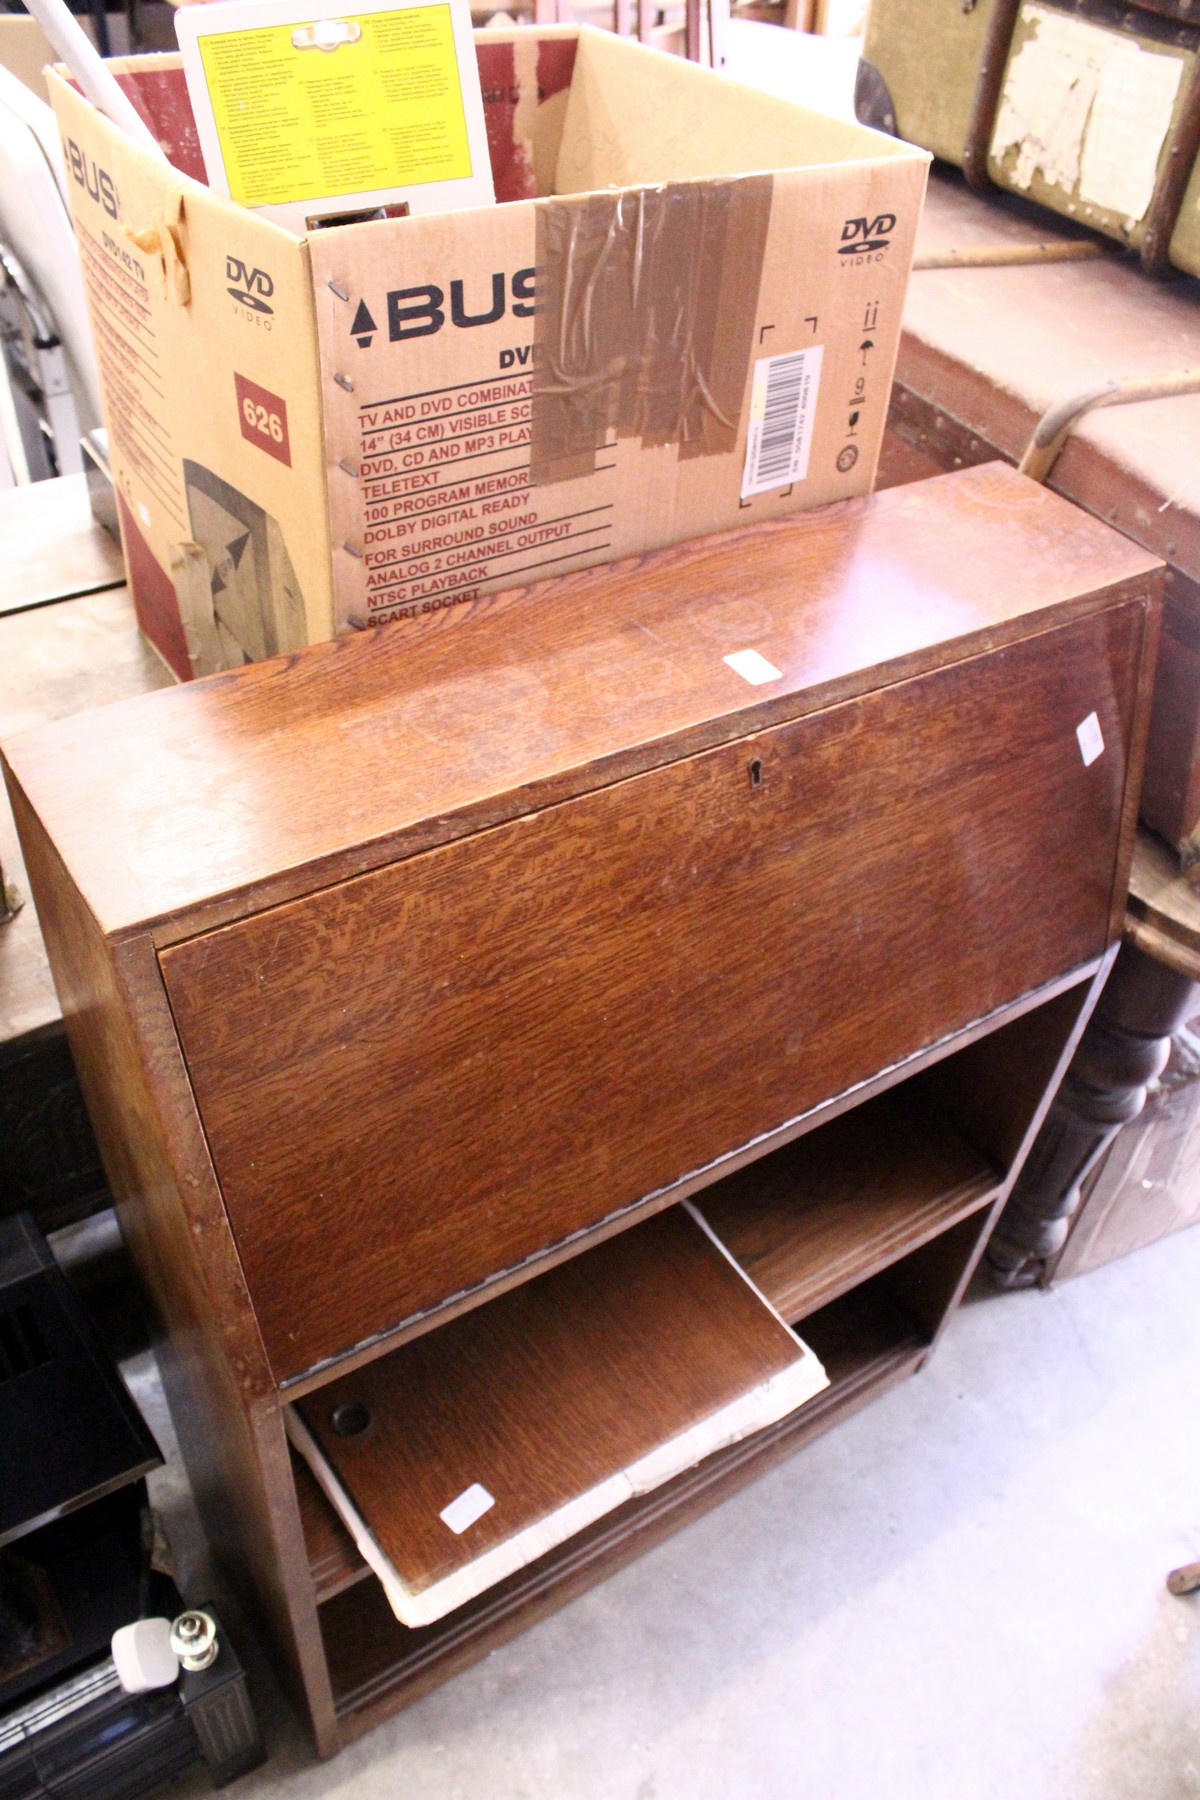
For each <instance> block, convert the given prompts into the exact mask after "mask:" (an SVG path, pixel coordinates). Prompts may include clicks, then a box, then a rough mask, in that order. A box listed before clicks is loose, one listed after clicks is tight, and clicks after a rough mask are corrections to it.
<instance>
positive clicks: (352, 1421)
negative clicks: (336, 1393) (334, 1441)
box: [329, 1400, 371, 1438]
mask: <svg viewBox="0 0 1200 1800" xmlns="http://www.w3.org/2000/svg"><path fill="white" fill-rule="evenodd" d="M329 1423H330V1424H331V1425H332V1426H333V1429H334V1430H335V1431H336V1433H337V1435H338V1436H339V1437H344V1438H353V1437H361V1436H362V1434H363V1432H364V1431H365V1430H366V1429H367V1426H368V1425H369V1424H370V1423H371V1409H370V1407H368V1406H364V1405H363V1403H362V1401H361V1400H346V1401H343V1403H342V1404H341V1406H335V1407H334V1409H333V1411H332V1413H331V1414H330V1416H329Z"/></svg>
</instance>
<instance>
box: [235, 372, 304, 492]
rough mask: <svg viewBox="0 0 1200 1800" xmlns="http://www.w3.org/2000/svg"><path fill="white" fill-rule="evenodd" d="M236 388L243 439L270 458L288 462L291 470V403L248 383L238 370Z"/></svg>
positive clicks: (256, 384)
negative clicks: (289, 417)
mask: <svg viewBox="0 0 1200 1800" xmlns="http://www.w3.org/2000/svg"><path fill="white" fill-rule="evenodd" d="M233 385H234V387H235V389H236V390H237V403H238V424H239V425H240V426H241V428H242V436H243V437H244V438H246V439H248V441H249V442H250V443H252V444H257V445H258V447H259V449H260V450H265V451H266V453H267V455H268V456H273V457H275V458H276V460H277V461H278V462H281V463H286V464H287V466H288V468H289V469H290V468H291V466H292V451H291V446H290V444H289V443H288V422H287V402H286V401H284V400H281V399H280V397H279V395H278V394H272V393H271V392H270V390H269V389H268V388H264V387H259V385H258V383H257V381H247V380H246V377H245V376H244V375H239V374H237V373H236V371H235V373H234V377H233Z"/></svg>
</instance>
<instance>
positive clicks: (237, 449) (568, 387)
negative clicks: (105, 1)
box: [52, 27, 928, 676]
mask: <svg viewBox="0 0 1200 1800" xmlns="http://www.w3.org/2000/svg"><path fill="white" fill-rule="evenodd" d="M477 53H478V56H479V63H480V71H481V75H482V78H483V90H484V97H485V105H486V109H487V115H488V138H489V150H490V153H491V159H492V166H493V173H494V176H495V180H496V189H497V195H498V197H499V199H500V202H501V203H500V204H499V205H497V206H496V207H494V208H489V209H487V210H484V211H478V212H476V211H471V212H457V213H447V214H437V215H432V216H426V217H421V218H408V219H390V220H378V221H372V222H370V223H365V224H359V225H353V226H346V227H341V228H337V229H330V230H325V231H321V232H318V233H315V234H313V235H312V236H310V237H309V238H308V239H305V240H301V239H297V238H295V237H292V236H290V235H288V234H287V233H285V232H283V231H281V230H280V229H278V228H277V227H276V226H274V225H271V224H269V223H268V222H267V221H266V220H264V219H262V218H260V217H257V216H256V215H254V214H252V213H249V212H247V211H245V210H243V209H242V208H240V207H238V206H236V205H234V204H233V203H231V202H230V201H228V200H226V199H223V198H220V197H218V196H217V195H215V194H212V193H210V192H209V190H208V189H207V187H205V186H204V185H203V181H202V176H203V169H202V167H201V164H200V161H199V154H198V147H197V144H196V139H195V131H194V126H193V123H192V120H191V115H190V110H189V108H188V103H187V94H186V89H185V87H184V84H183V77H182V73H181V71H180V68H179V60H178V58H177V57H141V58H130V59H126V60H124V61H121V62H117V63H115V64H114V65H113V66H114V68H115V69H116V71H117V73H118V75H119V77H120V79H121V80H122V82H123V85H125V87H126V89H127V91H129V92H130V94H131V96H132V97H133V98H134V100H135V102H136V103H137V104H138V105H140V106H141V107H142V109H143V110H144V112H145V113H146V114H147V116H148V117H149V118H150V119H151V121H152V123H153V126H154V129H155V131H156V132H157V134H158V136H159V138H160V140H161V141H162V142H163V143H164V145H165V147H166V148H167V150H168V153H169V155H170V157H171V160H172V163H173V164H174V165H175V167H174V168H167V167H164V166H162V165H160V164H158V163H157V162H156V161H155V159H154V158H153V157H151V156H149V155H147V154H145V153H144V152H142V151H140V150H139V149H138V148H137V147H136V146H135V145H134V144H133V143H131V142H130V140H129V139H128V138H126V137H125V136H124V135H123V134H122V133H121V132H120V131H118V130H117V129H116V128H115V127H113V126H112V125H110V124H109V123H108V122H107V120H105V119H104V118H102V117H101V116H100V115H99V114H97V113H96V112H95V111H94V109H93V108H92V107H91V106H90V105H89V104H88V103H87V102H86V101H85V100H84V99H83V98H82V97H81V96H80V95H79V94H78V93H77V92H76V91H75V90H74V89H73V88H72V87H71V86H69V85H68V84H67V82H66V81H64V80H62V79H59V78H58V77H52V86H53V92H54V104H55V108H56V110H57V113H58V118H59V123H60V127H61V130H62V134H63V139H64V144H65V148H66V155H67V165H68V169H69V171H70V174H71V177H72V180H71V184H70V185H71V191H72V198H73V204H74V207H75V219H76V226H77V230H78V233H79V238H80V249H81V255H82V259H83V266H84V271H85V276H86V279H87V285H88V292H89V299H90V305H91V310H92V320H93V328H94V331H95V335H96V341H97V348H98V352H99V359H100V366H101V376H102V381H103V386H104V397H105V406H106V414H107V424H108V428H109V441H110V448H111V453H112V462H113V471H114V476H115V479H116V485H117V490H118V495H119V501H120V511H121V520H122V530H123V534H124V542H125V550H126V558H127V562H128V566H129V575H130V582H131V585H132V587H133V591H134V597H135V601H136V603H137V607H138V616H139V618H140V619H141V621H142V624H143V627H144V629H145V630H146V632H147V634H148V636H149V637H150V638H151V639H152V641H153V642H154V643H155V644H156V645H157V646H158V648H159V650H160V651H161V652H162V654H163V655H164V656H165V658H166V660H167V661H168V662H169V663H170V665H171V667H172V668H173V669H174V670H175V671H176V673H177V674H179V675H181V676H186V675H187V674H189V673H201V672H207V671H210V670H214V669H218V668H223V667H228V666H231V665H233V664H236V663H238V662H241V661H244V660H253V659H255V658H258V657H262V656H268V655H271V654H273V653H274V652H277V651H283V650H289V649H293V648H295V647H298V646H299V645H301V644H304V643H306V642H315V641H318V640H321V639H325V638H328V637H330V636H331V635H333V634H334V633H336V632H338V631H340V630H343V629H345V628H346V627H347V626H348V625H350V626H358V625H365V624H367V623H369V622H374V621H376V620H385V619H397V618H411V619H422V618H428V617H429V616H430V615H431V614H432V615H437V616H439V617H442V616H444V617H463V616H470V615H471V613H472V612H473V611H474V609H475V607H474V603H476V602H478V601H479V600H480V598H481V597H482V596H484V595H486V594H488V593H491V592H495V591H497V590H500V589H504V588H511V587H514V586H518V585H520V584H522V583H525V582H528V581H533V580H537V579H539V578H540V577H541V576H543V575H549V574H556V573H562V572H564V571H567V570H570V569H572V568H582V567H585V566H588V565H590V564H592V563H596V562H603V561H608V560H611V559H614V558H617V557H621V556H625V555H629V554H631V553H634V552H638V551H642V550H647V549H651V548H654V547H656V546H659V545H662V544H667V543H670V542H673V541H675V540H677V539H680V538H686V537H692V536H696V535H698V534H700V533H703V532H707V531H712V530H715V529H719V528H721V527H724V526H732V525H738V524H744V523H750V522H755V521H758V520H761V519H769V518H774V517H777V516H778V515H779V514H781V513H784V512H787V511H791V510H795V509H797V508H802V507H812V506H818V505H821V504H824V503H825V502H828V501H833V500H841V499H846V498H849V497H851V496H853V495H857V494H862V493H864V492H866V491H868V490H869V489H870V487H871V484H872V482H873V479H874V474H875V467H876V462H877V459H878V455H879V447H880V441H881V437H882V432H883V424H884V417H885V414H886V411H887V403H888V392H889V389H890V386H891V379H892V369H893V364H894V361H895V356H896V350H897V345H898V341H899V334H900V317H901V309H902V306H903V301H904V292H905V285H906V281H907V276H908V269H909V263H910V260H911V255H912V244H913V237H914V233H915V229H916V224H917V218H918V214H919V211H920V206H921V200H922V195H923V191H924V184H925V174H926V165H927V162H928V157H927V156H926V154H925V153H924V152H922V151H920V150H915V149H913V148H912V147H911V146H909V145H906V144H902V143H899V142H898V141H896V140H893V139H890V138H886V137H883V136H880V135H878V134H877V133H874V132H871V131H867V130H865V129H863V128H861V127H859V126H855V125H850V124H846V123H843V122H841V121H838V120H834V119H828V118H824V117H821V116H819V115H817V114H813V113H809V112H806V111H804V110H803V109H801V108H799V107H796V106H792V105H790V104H789V103H787V102H785V101H782V100H777V99H774V98H772V97H770V96H767V95H764V94H761V93H758V92H755V91H752V90H750V89H746V88H743V87H740V86H739V85H738V84H736V83H734V82H732V81H729V80H727V79H726V78H724V77H722V76H720V75H716V74H714V73H712V72H711V71H709V70H705V69H701V68H699V67H697V66H695V65H693V64H691V63H687V62H684V61H682V60H680V59H677V58H674V57H669V56H666V55H664V54H663V53H661V52H657V51H652V50H647V49H645V48H643V47H642V46H640V45H638V44H635V43H631V42H629V41H626V40H624V39H621V38H617V37H614V36H610V35H609V34H606V33H604V32H600V31H595V30H591V29H588V28H586V27H582V28H572V27H549V28H545V29H535V28H523V29H522V28H518V29H516V30H511V29H510V30H506V31H499V32H481V33H479V34H477ZM800 352H809V354H808V355H807V356H806V357H804V358H803V359H800V360H793V361H790V362H789V361H777V360H776V359H780V358H792V359H796V358H797V356H798V353H800ZM768 376H770V377H771V381H770V387H769V391H768V386H767V378H768ZM764 401H765V406H766V413H765V416H764ZM748 442H752V443H753V444H755V445H756V446H758V450H757V454H756V458H755V459H754V460H755V461H756V465H757V472H758V474H759V477H760V483H759V485H760V486H761V491H752V490H753V489H754V487H755V484H754V483H753V482H750V483H747V482H746V480H745V477H746V474H747V444H748ZM751 473H754V471H753V470H752V471H751ZM776 477H778V478H777V479H776ZM772 481H773V483H774V484H773V485H766V484H769V483H770V482H772ZM744 488H746V489H747V491H746V492H744V491H743V490H744Z"/></svg>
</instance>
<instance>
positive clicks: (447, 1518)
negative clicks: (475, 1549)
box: [438, 1481, 496, 1537]
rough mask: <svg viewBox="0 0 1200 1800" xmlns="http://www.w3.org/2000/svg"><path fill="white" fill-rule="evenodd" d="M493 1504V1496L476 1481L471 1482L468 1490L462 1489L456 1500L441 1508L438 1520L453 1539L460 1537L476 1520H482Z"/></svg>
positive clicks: (494, 1501) (494, 1502)
mask: <svg viewBox="0 0 1200 1800" xmlns="http://www.w3.org/2000/svg"><path fill="white" fill-rule="evenodd" d="M495 1504H496V1500H495V1496H494V1495H492V1494H489V1493H488V1491H487V1489H486V1488H485V1487H482V1486H481V1485H480V1483H479V1482H478V1481H473V1482H472V1483H471V1485H470V1487H469V1488H464V1489H463V1491H462V1493H461V1494H459V1496H458V1498H457V1499H456V1500H452V1501H451V1502H450V1504H449V1506H444V1507H443V1508H442V1510H441V1512H440V1513H439V1514H438V1518H439V1519H440V1520H441V1521H442V1524H443V1525H448V1526H449V1527H450V1529H451V1531H452V1532H453V1533H454V1535H455V1537H461V1536H462V1534H463V1532H464V1531H466V1530H468V1529H469V1527H470V1526H472V1525H474V1523H475V1521H476V1520H477V1519H482V1517H483V1515H484V1513H485V1512H487V1511H488V1510H489V1509H490V1508H491V1507H493V1506H495Z"/></svg>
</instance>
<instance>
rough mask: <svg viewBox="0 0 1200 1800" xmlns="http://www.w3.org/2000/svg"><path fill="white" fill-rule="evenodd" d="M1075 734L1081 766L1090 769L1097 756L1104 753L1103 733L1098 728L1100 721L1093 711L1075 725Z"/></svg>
mask: <svg viewBox="0 0 1200 1800" xmlns="http://www.w3.org/2000/svg"><path fill="white" fill-rule="evenodd" d="M1075 736H1076V737H1077V738H1078V739H1079V754H1080V756H1082V758H1083V766H1084V768H1085V769H1090V768H1091V766H1092V764H1093V763H1094V762H1095V760H1096V758H1097V757H1098V756H1103V755H1104V733H1103V732H1102V731H1101V729H1100V721H1099V719H1098V718H1097V717H1096V715H1095V713H1094V712H1090V713H1089V714H1088V716H1087V718H1086V719H1084V720H1083V722H1082V723H1081V724H1079V725H1077V726H1076V727H1075Z"/></svg>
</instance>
